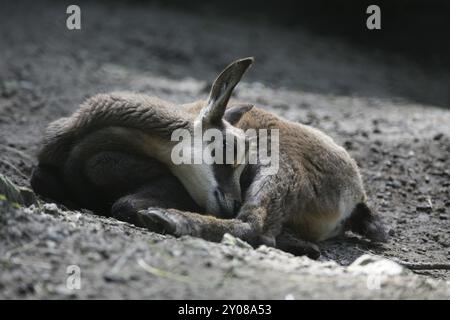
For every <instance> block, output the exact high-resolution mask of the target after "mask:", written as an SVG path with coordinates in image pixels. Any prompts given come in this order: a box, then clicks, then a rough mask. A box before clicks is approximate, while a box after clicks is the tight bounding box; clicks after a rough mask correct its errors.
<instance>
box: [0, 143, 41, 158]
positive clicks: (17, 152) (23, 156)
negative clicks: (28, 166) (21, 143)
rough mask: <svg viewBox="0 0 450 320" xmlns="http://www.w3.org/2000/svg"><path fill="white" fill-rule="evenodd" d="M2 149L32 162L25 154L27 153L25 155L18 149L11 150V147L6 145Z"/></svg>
mask: <svg viewBox="0 0 450 320" xmlns="http://www.w3.org/2000/svg"><path fill="white" fill-rule="evenodd" d="M2 147H3V148H5V149H7V150H9V151H12V152H14V153H16V154H18V155H19V156H21V157H22V158H26V159H27V160H28V161H31V162H34V160H33V157H31V156H30V155H29V154H27V153H25V152H23V151H21V150H19V149H16V148H13V147H10V146H6V145H3V146H2Z"/></svg>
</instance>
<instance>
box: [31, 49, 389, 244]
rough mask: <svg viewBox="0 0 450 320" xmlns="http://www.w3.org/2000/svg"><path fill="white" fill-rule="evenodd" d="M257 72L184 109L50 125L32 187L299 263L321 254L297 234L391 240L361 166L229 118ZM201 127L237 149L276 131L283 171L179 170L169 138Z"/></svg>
mask: <svg viewBox="0 0 450 320" xmlns="http://www.w3.org/2000/svg"><path fill="white" fill-rule="evenodd" d="M251 63H252V59H250V58H247V59H241V60H237V61H235V62H234V63H232V64H231V65H229V66H228V67H227V68H226V69H225V70H224V71H223V72H222V73H221V74H220V75H219V77H218V78H217V79H216V80H215V82H214V84H213V86H212V89H211V93H210V97H209V99H208V101H206V102H205V101H199V102H195V103H191V104H186V105H181V106H176V105H173V104H170V103H168V102H164V101H161V100H159V99H156V98H150V97H147V96H143V95H136V94H126V93H117V94H108V95H98V96H95V97H94V98H91V99H90V100H88V101H87V102H86V103H85V104H84V105H83V106H82V107H81V108H80V110H79V111H78V112H76V113H75V114H74V115H73V116H71V117H69V118H63V119H60V120H58V121H56V122H54V123H52V124H51V125H50V126H49V128H48V130H47V135H46V139H45V142H44V147H43V149H42V150H41V152H40V155H39V167H38V169H37V170H36V171H35V173H34V174H33V178H32V186H33V187H34V189H35V190H36V191H37V192H38V193H40V194H42V195H44V196H48V197H51V198H57V200H60V201H62V200H66V201H67V200H70V199H67V195H68V194H70V195H72V196H71V198H72V199H71V200H74V201H75V202H78V203H79V204H82V205H83V206H87V207H93V208H102V207H103V208H105V207H108V205H111V204H112V203H113V202H115V203H114V205H113V206H112V214H113V216H116V217H118V218H119V219H122V220H128V221H131V222H134V223H136V224H138V225H141V226H146V227H148V228H149V229H152V230H157V231H165V232H168V233H172V234H174V235H177V236H181V235H193V236H198V237H202V238H205V239H207V240H211V241H220V239H221V238H222V236H223V235H224V233H230V234H232V235H234V236H237V237H239V238H242V239H244V240H246V241H248V242H249V243H251V244H252V245H259V244H267V245H271V246H277V247H281V248H282V249H285V250H287V251H291V252H294V253H298V252H299V253H304V252H306V253H311V250H310V249H311V248H312V251H313V252H316V247H314V246H312V245H311V246H310V245H309V244H308V243H304V242H302V241H300V240H299V241H298V242H295V241H294V238H293V237H292V235H294V236H296V237H297V238H300V239H304V240H307V241H314V242H315V241H320V240H324V239H327V238H330V237H332V236H335V235H337V234H339V233H341V232H342V231H344V230H348V229H350V230H352V231H354V232H357V233H360V234H362V235H365V236H367V237H368V238H370V239H372V240H377V241H382V240H385V238H386V234H385V232H384V229H383V226H382V224H381V222H380V220H379V218H378V216H377V215H374V214H372V212H371V211H370V209H369V208H368V207H367V206H366V204H365V200H366V196H365V192H364V188H363V185H362V181H361V177H360V174H359V170H358V168H357V165H356V163H355V162H354V160H353V159H352V158H351V157H350V156H349V155H348V153H347V152H346V151H345V150H344V149H343V148H342V147H340V146H338V145H336V144H335V143H334V142H333V140H332V139H331V138H330V137H328V136H326V135H325V134H324V133H322V132H320V131H319V130H316V129H314V128H311V127H309V126H305V125H301V124H297V123H293V122H290V121H286V120H282V119H280V118H278V117H277V116H275V115H273V114H271V113H269V112H266V111H263V110H261V109H258V108H255V107H253V106H252V105H248V104H238V105H236V106H231V107H229V108H228V109H226V107H227V104H228V101H229V99H230V96H231V93H232V91H233V89H234V87H235V86H236V85H237V83H238V82H239V81H240V79H241V77H242V75H243V73H244V72H245V71H246V70H247V68H248V67H249V66H250V65H251ZM199 125H202V128H203V129H202V130H206V129H207V128H217V129H219V130H221V131H222V132H223V133H224V134H225V135H232V136H235V137H236V139H246V137H245V135H243V130H246V129H250V128H251V129H278V130H279V135H280V146H279V161H280V164H279V170H278V172H277V173H276V174H274V175H269V176H266V175H263V174H261V172H262V169H263V167H264V165H262V164H260V163H259V164H247V165H232V166H227V165H205V164H202V165H198V164H197V165H179V166H176V165H173V163H172V162H171V160H170V157H169V155H170V150H171V149H172V148H173V143H172V142H171V141H170V140H169V139H170V135H171V133H173V131H174V130H176V129H179V128H184V129H188V130H190V131H193V130H194V129H195V128H196V127H197V126H199ZM239 129H240V130H239ZM178 180H179V181H180V182H181V184H182V185H183V186H184V187H185V189H184V188H183V187H182V186H181V185H180V183H179V181H178ZM50 182H51V183H50ZM63 186H64V187H63ZM64 188H66V190H65V189H64ZM185 190H187V192H188V193H189V194H187V193H186V191H185ZM189 195H190V196H191V197H192V198H193V199H194V200H195V202H194V201H190V198H189ZM58 198H59V199H58ZM170 198H173V199H170ZM177 198H180V199H182V200H180V201H178V203H177V201H175V200H174V199H177ZM117 199H118V200H117ZM199 207H200V208H199ZM191 211H192V212H191ZM203 212H206V213H209V214H212V215H214V216H210V215H204V214H200V213H203ZM225 218H231V219H225Z"/></svg>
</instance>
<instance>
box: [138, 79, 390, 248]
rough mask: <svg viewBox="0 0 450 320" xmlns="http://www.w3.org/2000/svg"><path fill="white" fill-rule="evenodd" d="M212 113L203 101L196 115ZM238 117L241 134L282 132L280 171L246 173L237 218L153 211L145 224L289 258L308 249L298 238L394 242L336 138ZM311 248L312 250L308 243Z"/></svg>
mask: <svg viewBox="0 0 450 320" xmlns="http://www.w3.org/2000/svg"><path fill="white" fill-rule="evenodd" d="M216 85H218V86H219V85H220V83H217V82H216ZM206 104H207V103H206ZM204 106H205V102H198V103H196V104H193V105H191V106H189V107H188V110H189V112H190V113H192V114H196V113H197V112H199V110H204ZM229 110H232V109H229ZM235 113H236V116H235V117H232V116H229V119H230V118H235V119H234V120H235V121H231V120H230V121H231V122H232V123H233V124H234V125H235V126H236V127H238V128H240V129H243V130H247V129H278V130H279V141H280V145H279V162H280V163H279V170H278V172H277V173H276V174H274V175H263V174H262V171H263V170H262V169H264V165H263V164H261V163H259V164H256V165H247V166H246V167H245V170H244V171H243V172H242V174H241V189H242V193H243V197H242V206H241V208H240V210H239V212H238V214H237V215H236V217H235V218H233V219H222V218H220V216H219V217H214V216H210V215H201V214H197V213H195V212H186V211H180V210H176V209H162V208H148V209H147V210H141V211H139V212H138V213H137V215H138V216H139V220H140V221H143V222H144V224H146V225H147V226H148V227H150V228H155V227H159V228H160V229H161V230H164V231H166V232H169V233H171V234H174V235H176V236H181V235H192V236H197V237H201V238H204V239H207V240H210V241H220V239H221V238H222V237H223V235H224V234H225V233H230V234H232V235H234V236H236V237H239V238H241V239H244V240H246V241H247V242H249V243H251V244H253V245H259V244H266V245H270V246H277V247H282V248H284V249H286V250H287V251H296V250H298V249H299V248H298V247H301V245H298V244H296V245H295V246H294V247H292V246H291V244H292V243H290V241H291V240H292V239H293V238H292V237H291V235H294V236H295V237H296V238H300V239H303V240H306V241H312V242H318V241H321V240H325V239H329V238H331V237H334V236H337V235H339V234H341V233H342V232H344V231H346V230H351V231H353V232H355V233H358V234H360V235H363V236H366V237H367V238H369V239H371V240H373V241H380V242H382V241H386V240H387V233H386V231H385V228H384V226H383V224H382V222H381V219H380V217H379V216H378V215H376V214H374V213H373V212H372V211H371V210H370V209H369V207H368V206H367V204H366V193H365V190H364V187H363V183H362V179H361V175H360V173H359V169H358V166H357V164H356V162H355V161H354V160H353V159H352V158H351V157H350V155H349V154H348V153H347V151H346V150H345V149H344V148H342V147H341V146H339V145H337V144H336V143H335V142H334V141H333V140H332V138H331V137H329V136H327V135H326V134H325V133H323V132H321V131H319V130H317V129H315V128H312V127H310V126H307V125H302V124H299V123H294V122H291V121H287V120H283V119H280V118H279V117H277V116H276V115H274V114H272V113H270V112H267V111H264V110H262V109H259V108H256V107H253V108H251V109H250V110H246V111H245V112H242V109H240V110H235ZM230 114H232V112H230ZM286 235H288V236H286ZM303 244H304V245H305V246H306V248H308V243H303ZM306 250H307V249H306ZM300 251H301V249H300Z"/></svg>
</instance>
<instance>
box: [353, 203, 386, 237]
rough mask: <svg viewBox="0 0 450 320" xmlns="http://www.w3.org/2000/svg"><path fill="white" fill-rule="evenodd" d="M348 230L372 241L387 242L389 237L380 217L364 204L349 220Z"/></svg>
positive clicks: (356, 209)
mask: <svg viewBox="0 0 450 320" xmlns="http://www.w3.org/2000/svg"><path fill="white" fill-rule="evenodd" d="M346 229H347V230H350V231H352V232H354V233H357V234H359V235H362V236H364V237H366V238H368V239H370V240H372V241H376V242H386V241H387V239H388V235H387V232H386V229H385V227H384V224H383V222H382V221H381V219H380V217H379V216H378V215H376V214H374V213H373V212H372V210H370V208H369V207H368V206H367V205H366V204H365V203H363V202H361V203H358V204H357V205H356V207H355V209H353V211H352V213H351V216H350V218H349V219H348V220H347V224H346Z"/></svg>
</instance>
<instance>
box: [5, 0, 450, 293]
mask: <svg viewBox="0 0 450 320" xmlns="http://www.w3.org/2000/svg"><path fill="white" fill-rule="evenodd" d="M1 6H2V10H0V173H1V174H4V175H5V176H7V177H9V178H10V179H11V180H12V181H13V182H14V183H16V184H17V185H20V186H28V185H29V182H28V179H29V176H30V173H31V170H32V167H33V165H35V164H36V159H35V154H36V152H37V150H38V148H39V142H40V139H41V138H42V135H43V132H44V129H45V127H46V125H47V124H48V123H49V122H50V121H52V120H55V119H57V118H59V117H61V116H65V115H68V114H70V113H72V112H73V111H74V110H75V109H76V108H77V107H78V105H79V104H80V103H81V102H82V101H83V100H84V99H85V98H87V97H89V96H91V95H93V94H96V93H99V92H108V91H113V90H132V91H138V92H143V93H147V94H150V95H156V96H159V97H161V98H163V99H167V100H171V101H174V102H188V101H193V100H195V99H199V98H205V96H206V94H207V89H208V85H209V84H210V82H211V81H212V80H213V78H214V77H215V75H216V74H217V72H218V71H220V70H221V69H222V68H223V67H224V66H225V65H226V64H227V63H228V62H230V61H232V60H234V59H236V58H238V57H245V56H254V57H255V63H254V65H253V67H252V69H251V70H250V72H248V74H247V75H246V76H245V79H244V81H243V83H241V84H240V85H239V87H238V88H237V90H236V93H237V94H236V97H237V98H239V99H241V100H247V101H249V102H253V103H255V104H256V105H257V106H258V107H261V108H265V109H267V110H270V111H273V112H275V113H276V114H278V115H280V116H283V117H285V118H287V119H289V120H292V121H298V122H301V123H305V124H310V125H313V126H315V127H317V128H320V129H322V130H324V131H325V132H326V133H328V134H329V135H330V136H332V137H333V138H334V139H335V140H336V141H338V142H339V143H340V144H342V145H344V146H345V147H346V148H347V149H348V150H349V152H350V153H351V154H352V155H353V156H354V157H355V159H356V160H357V162H358V163H359V165H360V167H361V171H362V175H363V179H364V181H365V185H366V188H367V191H368V195H369V199H370V200H369V203H370V205H371V206H372V207H373V208H374V209H376V210H377V211H378V212H379V213H380V214H381V215H382V216H383V219H384V221H385V222H386V224H387V226H388V228H389V229H390V231H389V234H390V236H391V237H390V240H389V242H388V243H386V244H383V245H377V246H374V245H371V244H370V243H368V242H366V241H364V240H363V239H359V238H358V237H356V236H354V235H347V236H346V237H344V238H340V239H334V240H330V241H326V242H324V243H321V244H320V247H321V250H322V256H321V258H320V259H319V261H312V260H310V259H308V258H305V257H293V256H291V255H289V254H285V253H283V252H281V251H279V250H275V249H268V248H264V247H262V248H259V249H257V250H252V249H249V248H247V247H246V246H244V245H239V244H237V245H236V244H234V245H233V244H226V243H224V244H215V243H209V242H206V241H203V240H201V239H195V238H190V237H183V238H181V239H175V238H173V237H170V236H164V235H159V234H155V233H152V232H148V231H146V230H144V229H140V228H136V227H133V226H131V225H128V224H125V223H121V222H118V221H115V220H113V219H106V218H102V217H97V216H95V215H92V214H91V213H89V212H72V211H67V210H65V209H64V208H62V207H59V208H58V207H57V206H56V205H54V204H42V203H41V204H40V205H39V206H32V207H29V208H24V207H21V208H17V206H14V205H12V204H10V203H9V202H8V201H4V200H0V268H1V271H0V298H6V299H14V298H97V299H98V298H138V299H140V298H151V299H164V298H179V299H190V298H191V299H192V298H199V299H202V298H217V299H219V298H227V299H232V298H238V299H239V298H269V299H285V298H295V299H308V298H321V299H323V298H325V299H326V298H331V299H336V298H337V299H339V298H389V299H391V298H440V299H449V298H450V277H449V275H450V273H449V271H448V270H421V271H414V272H412V271H409V270H405V269H401V270H400V269H399V270H397V269H395V267H394V266H392V265H390V264H389V263H388V262H387V261H385V260H382V264H383V265H384V266H388V267H387V268H386V270H387V271H386V272H385V273H383V272H381V271H380V272H381V273H380V274H381V275H379V276H378V277H376V278H373V277H371V275H373V272H372V271H370V270H366V269H367V268H366V269H364V267H361V269H359V268H358V267H357V266H355V264H352V263H353V262H354V261H355V260H356V259H357V258H358V257H360V256H361V255H363V254H374V255H377V256H381V257H384V258H388V259H391V260H393V261H397V262H401V263H404V264H405V263H421V264H424V263H425V264H430V263H434V264H449V263H450V214H449V211H450V188H449V187H450V166H449V164H450V109H449V107H450V91H449V90H448V89H449V88H450V75H449V73H448V72H445V71H444V70H430V69H426V68H424V67H418V66H417V65H415V64H413V63H411V62H409V61H408V60H406V59H404V58H402V57H401V56H397V55H395V54H393V53H386V52H383V51H377V50H375V51H374V50H371V51H367V50H364V49H362V48H355V47H352V46H351V45H349V44H345V43H342V42H341V41H339V39H334V38H324V37H320V36H317V35H315V34H311V33H308V32H306V31H304V30H302V29H300V28H290V29H287V28H283V27H278V26H274V25H270V24H269V23H268V22H265V21H262V20H258V21H245V20H244V19H239V20H237V19H236V20H232V19H229V18H222V19H217V18H213V17H209V16H208V15H204V14H202V15H198V14H195V13H186V12H181V11H176V10H175V9H168V8H161V7H157V6H153V5H137V4H133V5H119V4H109V3H108V4H106V2H102V3H100V4H92V3H91V4H89V3H84V2H83V3H82V5H81V9H82V30H78V31H69V30H67V29H66V28H65V19H66V14H65V11H66V6H65V5H64V4H63V3H62V2H56V1H55V2H47V1H39V6H38V5H37V4H32V3H31V2H22V1H17V0H16V1H11V2H9V1H2V4H1ZM351 264H352V265H351ZM70 265H77V266H78V267H79V268H80V270H81V285H82V286H81V289H80V290H70V289H68V287H67V286H66V280H67V277H68V274H67V273H66V271H67V267H68V266H70ZM349 265H351V266H350V267H348V266H349ZM389 266H390V267H389ZM396 266H397V265H396ZM369 269H370V268H369ZM381 269H383V268H381ZM381 269H380V270H381ZM383 270H384V269H383ZM395 270H397V271H395ZM371 272H372V273H371ZM375 274H377V273H376V272H375ZM371 279H372V280H373V279H375V285H373V283H372V282H373V281H372V280H371ZM377 281H378V282H377ZM371 284H372V285H371ZM377 284H378V285H377Z"/></svg>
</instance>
